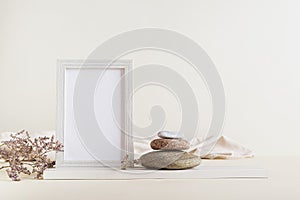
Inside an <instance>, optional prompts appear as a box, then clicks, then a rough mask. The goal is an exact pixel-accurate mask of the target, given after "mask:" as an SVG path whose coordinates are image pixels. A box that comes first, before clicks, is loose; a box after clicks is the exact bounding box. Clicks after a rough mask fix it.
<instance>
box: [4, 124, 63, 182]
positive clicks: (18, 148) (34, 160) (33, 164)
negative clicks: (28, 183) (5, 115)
mask: <svg viewBox="0 0 300 200" xmlns="http://www.w3.org/2000/svg"><path fill="white" fill-rule="evenodd" d="M10 137H11V139H10V140H8V141H3V142H2V144H1V145H0V147H1V148H0V159H4V160H5V161H7V163H8V165H7V166H1V167H0V170H1V169H5V168H7V169H6V172H7V174H8V176H9V177H10V178H11V179H12V180H13V181H19V180H20V173H24V174H28V175H30V174H32V173H36V176H35V178H37V179H43V173H44V171H45V169H47V168H51V167H53V166H54V165H55V162H54V161H52V160H50V159H49V158H48V157H47V154H48V153H49V152H53V151H56V152H58V151H63V145H62V144H61V143H60V142H58V141H55V140H54V136H52V137H38V138H31V137H30V135H29V133H28V132H27V131H24V130H23V131H21V132H18V133H16V134H11V135H10Z"/></svg>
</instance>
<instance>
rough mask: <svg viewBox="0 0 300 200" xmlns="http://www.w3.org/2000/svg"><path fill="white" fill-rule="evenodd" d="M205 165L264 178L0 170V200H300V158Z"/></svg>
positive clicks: (254, 159)
mask: <svg viewBox="0 0 300 200" xmlns="http://www.w3.org/2000/svg"><path fill="white" fill-rule="evenodd" d="M202 164H203V165H220V166H228V165H230V166H232V165H246V166H257V167H264V168H266V169H267V170H268V176H269V178H267V179H253V178H251V179H249V178H248V179H246V178H244V179H184V180H182V179H181V180H166V179H163V180H161V179H157V180H155V179H150V180H149V179H148V180H72V181H71V180H59V181H57V180H33V179H32V177H24V178H23V180H22V181H20V182H12V181H10V179H8V178H7V177H6V174H5V172H4V171H2V172H0V197H1V200H2V199H5V200H6V199H22V200H23V199H24V200H25V199H42V200H47V199H51V200H53V199H72V200H75V199H105V200H107V199H124V200H125V199H126V200H127V199H132V200H133V199H139V200H141V199H142V200H146V199H151V200H153V199H171V200H173V199H182V200H188V199H203V200H207V199H222V200H225V199H230V200H232V199H239V200H240V199H243V200H247V199H280V200H282V199H286V200H290V199H300V172H299V171H300V157H258V158H252V159H242V160H230V161H225V160H204V161H203V163H202Z"/></svg>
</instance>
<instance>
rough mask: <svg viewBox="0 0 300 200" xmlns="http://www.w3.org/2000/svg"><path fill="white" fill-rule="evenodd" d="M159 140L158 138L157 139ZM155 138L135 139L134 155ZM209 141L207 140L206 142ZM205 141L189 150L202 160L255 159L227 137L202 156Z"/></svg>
mask: <svg viewBox="0 0 300 200" xmlns="http://www.w3.org/2000/svg"><path fill="white" fill-rule="evenodd" d="M11 133H12V132H4V133H0V143H1V141H4V140H9V136H10V134H11ZM30 135H31V136H32V137H33V138H34V137H39V136H52V135H55V131H40V132H35V133H30ZM155 138H157V137H155ZM153 139H154V138H148V139H134V154H135V157H137V158H139V156H141V155H142V154H144V153H146V152H149V151H152V149H151V147H150V142H151V141H152V140H153ZM206 141H207V140H206ZM204 144H205V143H204V140H202V139H201V138H195V139H194V140H192V141H191V148H190V149H189V150H188V151H189V152H190V151H192V152H193V153H194V154H196V155H200V156H201V158H205V159H239V158H249V157H253V156H254V154H253V152H252V151H251V150H250V149H248V148H246V147H244V146H243V145H241V144H239V143H238V142H236V141H234V140H232V139H229V138H228V137H226V136H221V137H219V138H218V140H217V142H216V144H215V145H214V146H213V148H212V150H211V151H209V153H208V154H206V155H201V149H202V148H204ZM49 157H50V159H52V160H55V154H54V153H51V154H50V155H49Z"/></svg>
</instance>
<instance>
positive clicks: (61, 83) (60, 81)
mask: <svg viewBox="0 0 300 200" xmlns="http://www.w3.org/2000/svg"><path fill="white" fill-rule="evenodd" d="M132 66H133V61H132V60H125V59H120V60H108V59H107V60H106V59H105V60H103V59H101V60H95V59H88V60H83V59H59V60H57V107H56V110H57V113H56V137H57V140H58V141H60V142H61V143H63V144H64V130H65V129H64V128H65V123H64V119H65V72H66V70H67V69H81V68H86V69H89V68H91V69H124V74H127V75H129V77H128V78H127V81H126V82H125V83H124V88H123V90H124V91H123V92H122V102H123V103H122V105H123V106H122V111H123V116H124V118H123V120H124V128H125V131H126V132H127V134H124V144H123V145H124V149H122V150H123V151H122V157H125V155H128V161H129V163H130V164H131V163H133V160H134V147H133V139H132V122H131V119H132V99H131V95H130V94H131V93H132V85H133V84H132V80H133V77H132V76H131V75H130V73H128V72H129V71H131V70H132ZM105 164H106V165H104V164H103V163H101V162H99V161H96V160H95V161H85V160H80V161H66V160H64V152H57V153H56V168H60V167H119V166H121V162H116V161H105ZM128 167H132V166H128Z"/></svg>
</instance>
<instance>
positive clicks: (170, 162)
mask: <svg viewBox="0 0 300 200" xmlns="http://www.w3.org/2000/svg"><path fill="white" fill-rule="evenodd" d="M140 162H141V164H142V165H143V166H144V167H146V168H149V169H189V168H193V167H196V166H198V165H200V163H201V158H200V157H199V156H196V155H193V154H191V153H187V152H184V151H178V150H173V151H166V150H163V151H152V152H149V153H146V154H144V155H142V156H141V157H140Z"/></svg>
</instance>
